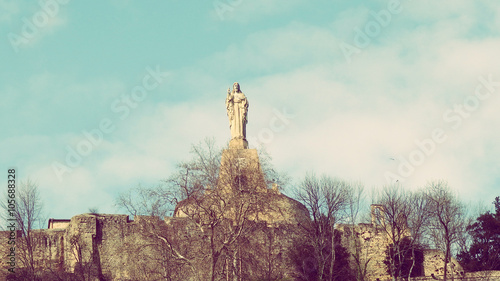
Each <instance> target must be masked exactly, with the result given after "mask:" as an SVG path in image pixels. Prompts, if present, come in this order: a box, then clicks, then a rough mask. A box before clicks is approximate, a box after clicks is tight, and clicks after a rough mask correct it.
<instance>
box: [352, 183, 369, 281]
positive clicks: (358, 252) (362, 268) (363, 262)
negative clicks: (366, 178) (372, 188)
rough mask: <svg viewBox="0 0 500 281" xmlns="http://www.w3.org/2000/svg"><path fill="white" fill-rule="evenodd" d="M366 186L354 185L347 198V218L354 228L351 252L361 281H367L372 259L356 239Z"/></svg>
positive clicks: (356, 274) (358, 278)
mask: <svg viewBox="0 0 500 281" xmlns="http://www.w3.org/2000/svg"><path fill="white" fill-rule="evenodd" d="M364 200H365V197H364V186H363V185H362V184H361V183H359V182H358V183H353V184H352V188H351V189H350V190H349V196H348V197H347V208H346V218H347V222H348V223H349V224H350V225H351V226H352V228H351V229H350V230H349V231H348V236H349V239H348V243H349V249H350V252H351V258H352V260H353V265H354V268H355V276H356V279H357V280H359V281H364V280H366V275H367V269H368V264H369V263H370V261H371V258H370V257H369V255H368V251H367V247H365V251H363V247H362V245H361V242H360V240H359V239H358V238H357V237H356V232H355V225H356V223H358V220H359V218H360V216H361V213H362V205H363V204H364Z"/></svg>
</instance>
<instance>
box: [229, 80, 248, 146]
mask: <svg viewBox="0 0 500 281" xmlns="http://www.w3.org/2000/svg"><path fill="white" fill-rule="evenodd" d="M226 109H227V116H228V118H229V127H230V128H231V141H230V142H229V148H237V149H244V148H247V147H248V142H247V140H246V135H247V132H246V127H247V126H246V124H247V122H248V120H247V112H248V101H247V98H246V97H245V94H243V92H241V90H240V84H238V83H237V82H235V83H234V84H233V90H232V91H231V90H230V89H227V98H226Z"/></svg>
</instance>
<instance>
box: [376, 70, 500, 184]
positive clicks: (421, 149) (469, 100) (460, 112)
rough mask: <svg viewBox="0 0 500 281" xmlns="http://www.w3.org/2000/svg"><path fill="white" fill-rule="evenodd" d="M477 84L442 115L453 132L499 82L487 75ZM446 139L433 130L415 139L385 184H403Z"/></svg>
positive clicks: (388, 174)
mask: <svg viewBox="0 0 500 281" xmlns="http://www.w3.org/2000/svg"><path fill="white" fill-rule="evenodd" d="M478 80H479V82H478V84H477V86H476V88H475V90H474V93H473V94H471V95H468V96H467V97H465V98H464V100H463V102H462V103H461V104H455V105H453V108H452V109H448V110H446V111H445V112H444V113H443V121H444V122H445V123H447V124H449V126H450V128H451V129H453V130H458V129H459V128H460V127H461V126H462V124H463V121H464V120H465V119H468V118H470V117H471V116H472V115H471V114H472V113H473V112H475V111H477V110H478V108H479V106H480V105H481V104H482V103H484V102H485V101H486V100H488V99H489V98H490V97H491V96H492V94H494V93H498V88H500V81H498V82H497V81H493V75H492V74H489V75H488V77H487V78H485V77H484V76H479V77H478ZM447 139H448V135H447V134H446V131H445V129H443V128H435V129H434V130H433V131H432V132H431V135H430V137H428V138H425V139H423V140H419V139H416V140H415V145H416V148H415V149H414V150H412V151H411V152H410V153H409V154H408V156H407V157H403V156H402V155H399V156H398V157H397V159H395V160H397V161H398V162H399V165H398V168H397V172H396V173H393V172H391V171H386V172H385V174H384V177H385V179H386V181H387V183H389V184H390V183H394V182H397V181H399V182H403V181H404V180H405V179H406V178H408V177H410V176H411V175H413V173H414V172H415V169H416V168H417V167H419V166H421V165H423V164H424V163H425V161H426V160H427V159H428V158H429V157H430V156H431V155H432V154H434V153H435V152H436V149H437V147H438V145H440V144H443V143H444V142H446V140H447Z"/></svg>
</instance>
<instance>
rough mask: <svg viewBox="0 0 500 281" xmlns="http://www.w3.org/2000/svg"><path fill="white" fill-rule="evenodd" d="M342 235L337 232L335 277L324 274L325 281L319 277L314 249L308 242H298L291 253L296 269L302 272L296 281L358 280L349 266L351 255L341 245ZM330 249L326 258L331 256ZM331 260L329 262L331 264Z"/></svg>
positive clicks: (325, 251) (326, 253)
mask: <svg viewBox="0 0 500 281" xmlns="http://www.w3.org/2000/svg"><path fill="white" fill-rule="evenodd" d="M340 236H341V233H339V232H338V231H335V263H334V269H333V276H332V277H330V275H329V273H328V272H326V271H325V272H324V276H323V279H321V280H320V279H319V276H318V259H317V257H316V253H315V252H314V247H313V246H312V245H310V244H309V243H307V242H306V241H304V240H302V241H296V243H297V246H296V247H295V248H294V249H293V250H292V251H291V253H290V257H291V259H292V261H293V263H294V265H295V268H296V270H297V271H298V272H300V274H301V275H300V276H297V277H296V279H295V280H304V281H323V280H336V281H350V280H356V279H355V277H354V275H353V271H352V269H351V268H350V266H349V253H348V252H347V249H346V248H344V247H342V246H341V245H340V238H341V237H340ZM328 249H330V247H325V248H324V256H330V252H329V251H328ZM330 261H331V259H330V258H329V259H328V260H327V263H330Z"/></svg>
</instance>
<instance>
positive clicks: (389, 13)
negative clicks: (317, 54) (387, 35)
mask: <svg viewBox="0 0 500 281" xmlns="http://www.w3.org/2000/svg"><path fill="white" fill-rule="evenodd" d="M402 11H403V7H402V6H401V2H400V1H399V0H389V2H387V7H386V9H382V10H380V11H378V12H374V11H370V15H371V17H372V20H370V21H368V22H366V23H365V25H364V27H363V28H362V29H360V28H358V27H356V28H354V29H353V30H354V33H355V34H354V38H353V44H349V43H346V42H345V41H342V42H341V43H340V45H339V47H340V50H342V53H343V54H344V57H345V59H346V60H347V62H348V63H351V61H352V59H351V57H352V56H353V55H354V54H360V53H361V50H362V49H364V48H366V47H368V46H370V44H371V42H372V40H373V39H374V38H375V37H377V36H379V35H380V33H381V32H382V29H384V28H386V27H387V26H389V24H390V23H391V22H392V17H393V15H397V14H399V13H401V12H402Z"/></svg>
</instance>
